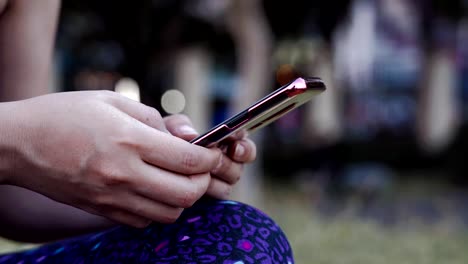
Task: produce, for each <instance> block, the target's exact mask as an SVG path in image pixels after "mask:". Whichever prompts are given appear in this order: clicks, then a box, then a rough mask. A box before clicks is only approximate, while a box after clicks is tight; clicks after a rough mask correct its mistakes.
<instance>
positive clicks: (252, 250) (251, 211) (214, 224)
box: [181, 199, 293, 263]
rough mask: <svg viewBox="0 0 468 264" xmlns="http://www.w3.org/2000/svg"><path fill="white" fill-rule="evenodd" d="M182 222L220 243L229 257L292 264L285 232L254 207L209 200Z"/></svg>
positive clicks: (187, 214) (198, 205)
mask: <svg viewBox="0 0 468 264" xmlns="http://www.w3.org/2000/svg"><path fill="white" fill-rule="evenodd" d="M182 218H183V220H182V219H181V220H182V221H186V222H187V223H191V224H193V225H194V227H195V228H196V229H197V230H198V232H199V233H203V232H204V231H206V236H207V237H206V238H207V239H209V240H211V241H213V240H218V239H219V242H218V247H219V249H220V250H221V251H222V250H223V248H225V250H227V251H229V252H231V254H233V253H235V252H236V253H235V254H245V255H244V256H243V257H250V258H252V259H253V260H255V261H256V262H262V261H263V260H265V261H267V260H274V261H273V262H278V263H293V256H292V249H291V246H290V244H289V241H288V239H287V237H286V235H285V234H284V232H283V231H282V230H281V228H280V227H279V226H278V225H277V224H276V223H275V221H274V220H273V219H272V218H271V217H269V216H268V215H266V214H265V213H263V212H262V211H260V210H258V209H257V208H255V207H253V206H250V205H247V204H243V203H240V202H234V201H226V200H213V199H209V200H204V201H201V202H199V203H196V204H195V206H194V207H192V208H191V209H189V210H187V211H186V212H185V214H184V215H183V217H182ZM239 257H240V256H239ZM267 262H268V261H267Z"/></svg>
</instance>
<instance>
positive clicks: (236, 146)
mask: <svg viewBox="0 0 468 264" xmlns="http://www.w3.org/2000/svg"><path fill="white" fill-rule="evenodd" d="M164 122H165V125H166V128H167V130H169V132H170V133H171V134H172V135H174V136H176V137H179V138H182V139H184V140H187V141H189V140H192V139H194V138H195V137H197V136H198V135H199V133H198V132H197V131H196V130H195V129H194V128H193V125H192V122H191V121H190V119H189V118H188V117H187V116H185V115H170V116H167V117H165V118H164ZM226 142H227V143H226V144H225V145H224V146H223V147H221V150H222V151H223V153H224V155H222V156H221V160H220V161H219V164H218V166H217V167H216V169H214V170H213V171H212V172H211V176H212V177H211V182H210V185H209V187H208V191H207V194H208V195H209V196H212V197H215V198H219V199H227V198H229V195H230V194H231V192H232V188H233V186H234V185H235V184H236V183H237V182H238V181H239V179H240V178H241V176H242V174H243V169H244V164H245V163H250V162H252V161H254V160H255V158H256V155H257V150H256V146H255V143H254V142H253V141H252V140H250V139H248V138H247V137H246V135H245V134H242V133H239V134H237V135H235V136H232V137H230V138H229V139H228V140H226Z"/></svg>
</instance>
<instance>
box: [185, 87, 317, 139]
mask: <svg viewBox="0 0 468 264" xmlns="http://www.w3.org/2000/svg"><path fill="white" fill-rule="evenodd" d="M325 89H326V87H325V84H324V83H323V81H322V80H321V79H320V78H297V79H296V80H294V81H292V82H291V83H289V84H286V85H284V86H282V87H281V88H279V89H277V90H276V91H274V92H272V93H270V94H269V95H267V96H265V97H263V98H262V99H260V100H259V101H257V102H256V103H254V104H253V105H251V106H250V107H248V108H247V109H245V110H244V111H242V112H240V113H238V114H237V115H235V116H233V117H231V118H229V119H228V120H226V121H224V122H222V123H221V124H219V125H216V126H215V127H213V128H212V129H210V130H209V131H208V132H206V133H204V134H202V135H200V136H199V137H197V138H195V139H193V140H192V141H191V143H193V144H196V145H199V146H204V147H213V146H216V145H218V144H219V143H220V142H222V141H223V140H224V139H226V138H227V137H229V136H230V135H233V134H235V133H238V132H239V131H242V130H245V131H247V132H248V133H249V134H250V133H252V132H254V131H256V130H258V129H260V128H262V127H264V126H266V125H268V124H270V123H272V122H273V121H275V120H277V119H278V118H280V117H282V116H283V115H285V114H287V113H289V112H290V111H292V110H293V109H295V108H297V107H299V106H300V105H302V104H304V103H306V102H307V101H309V100H310V99H311V98H312V97H313V96H314V95H317V94H319V93H322V92H323V91H325Z"/></svg>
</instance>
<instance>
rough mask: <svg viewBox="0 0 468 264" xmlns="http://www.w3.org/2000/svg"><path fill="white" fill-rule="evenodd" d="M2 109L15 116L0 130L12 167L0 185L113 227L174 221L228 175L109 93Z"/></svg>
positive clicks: (215, 153)
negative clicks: (218, 176) (219, 175)
mask: <svg viewBox="0 0 468 264" xmlns="http://www.w3.org/2000/svg"><path fill="white" fill-rule="evenodd" d="M4 106H5V108H6V109H8V113H11V115H12V118H11V119H8V120H7V121H8V122H3V125H2V126H3V128H2V129H1V130H2V132H6V134H3V135H2V136H3V139H4V140H5V141H3V142H9V143H8V144H9V146H6V147H5V148H4V149H6V150H11V151H10V152H9V153H7V154H8V155H7V156H9V157H10V159H9V160H10V161H12V162H10V163H9V164H8V166H5V165H3V168H5V167H7V168H8V170H7V172H8V173H7V176H8V177H6V178H5V179H4V182H5V183H7V184H12V185H17V186H21V187H25V188H27V189H31V190H33V191H36V192H39V193H42V194H44V195H46V196H48V197H50V198H52V199H54V200H56V201H59V202H63V203H66V204H69V205H72V206H75V207H78V208H81V209H83V210H86V211H88V212H91V213H94V214H98V215H102V216H105V217H107V218H110V219H111V220H114V221H118V222H121V223H125V224H129V225H132V226H135V227H144V226H147V225H148V224H149V223H150V222H151V221H157V222H163V223H167V222H173V221H175V220H176V219H177V218H178V217H179V215H180V214H181V212H182V210H183V208H187V207H189V206H191V205H192V204H193V203H194V202H195V201H196V200H198V199H199V198H200V197H201V196H202V195H203V194H205V193H206V191H207V189H208V186H211V189H213V187H214V186H218V185H220V184H219V183H213V181H210V178H211V177H210V172H211V171H216V170H221V171H222V172H227V171H226V168H227V167H226V165H225V164H226V162H227V159H226V157H225V156H223V155H221V152H220V151H219V150H216V149H206V148H202V147H199V146H195V145H192V144H190V143H188V142H186V141H184V140H182V139H180V138H177V137H174V136H172V135H170V134H169V133H168V132H167V130H166V126H165V124H164V121H163V119H162V118H161V116H160V114H159V113H158V112H157V111H156V110H155V109H154V108H151V107H147V106H145V105H143V104H140V103H138V102H135V101H132V100H129V99H126V98H124V97H122V96H120V95H118V94H116V93H113V92H74V93H58V94H51V95H46V96H41V97H36V98H33V99H29V100H24V101H17V102H12V103H7V104H5V105H4ZM5 108H3V109H5ZM6 126H7V127H6ZM242 142H243V141H242ZM0 143H2V141H0ZM243 144H246V143H243ZM0 147H1V146H0ZM0 150H3V149H0ZM2 153H3V152H2V151H0V154H2ZM11 157H12V158H11ZM221 157H222V158H221ZM220 161H222V162H221V164H223V166H221V167H220V168H218V169H216V168H217V167H218V164H219V163H220ZM239 166H240V165H238V166H237V165H236V166H235V168H234V167H233V170H235V172H233V173H230V172H229V173H224V174H223V175H225V174H226V175H227V174H229V175H230V176H232V179H231V178H229V179H226V181H227V182H234V181H236V180H237V178H238V176H237V175H238V172H237V171H238V170H240V168H239ZM229 168H230V167H229ZM234 174H235V175H234Z"/></svg>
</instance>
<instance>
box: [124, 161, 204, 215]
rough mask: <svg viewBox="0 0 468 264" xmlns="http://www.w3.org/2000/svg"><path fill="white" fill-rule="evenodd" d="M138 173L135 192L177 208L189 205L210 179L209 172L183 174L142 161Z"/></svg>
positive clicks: (199, 194)
mask: <svg viewBox="0 0 468 264" xmlns="http://www.w3.org/2000/svg"><path fill="white" fill-rule="evenodd" d="M140 173H141V174H140V175H138V174H137V175H135V177H136V179H135V186H133V188H134V190H135V192H137V193H138V194H140V195H142V196H144V197H147V198H148V199H151V200H154V201H160V202H163V203H165V204H167V205H169V206H172V207H177V208H188V207H191V206H192V205H193V204H194V203H195V202H196V201H197V200H198V199H200V197H202V196H203V194H205V193H206V190H207V189H208V185H209V184H210V179H211V177H210V175H209V173H205V174H198V175H190V176H185V175H179V174H175V173H173V172H170V171H166V170H161V169H159V168H156V167H153V166H150V165H148V164H144V163H142V164H141V168H140Z"/></svg>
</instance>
